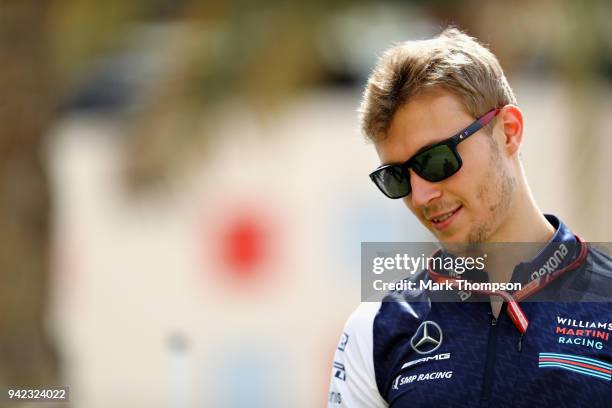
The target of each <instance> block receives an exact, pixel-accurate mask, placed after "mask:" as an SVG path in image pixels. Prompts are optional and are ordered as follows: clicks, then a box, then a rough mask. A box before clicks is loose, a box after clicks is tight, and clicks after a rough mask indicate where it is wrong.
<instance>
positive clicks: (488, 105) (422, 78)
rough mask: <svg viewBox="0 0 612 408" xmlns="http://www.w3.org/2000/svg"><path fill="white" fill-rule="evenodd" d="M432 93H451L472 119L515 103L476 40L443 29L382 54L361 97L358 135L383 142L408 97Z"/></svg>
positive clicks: (492, 58) (492, 60) (497, 69)
mask: <svg viewBox="0 0 612 408" xmlns="http://www.w3.org/2000/svg"><path fill="white" fill-rule="evenodd" d="M432 88H443V89H445V90H447V91H450V92H452V93H454V94H455V95H456V96H457V97H459V99H460V100H461V102H462V103H463V105H464V107H465V109H466V111H467V113H469V114H470V115H472V116H473V117H474V118H478V117H480V116H481V115H483V114H485V113H486V112H487V111H489V110H490V109H493V108H495V107H501V106H504V105H507V104H510V103H512V104H515V103H516V98H515V96H514V93H513V92H512V89H511V88H510V85H508V81H507V80H506V77H505V75H504V72H503V70H502V68H501V66H500V65H499V61H497V58H496V57H495V55H493V54H492V53H491V51H489V50H488V49H487V48H486V47H485V46H483V45H481V44H480V43H478V41H476V39H474V38H472V37H470V36H468V35H467V34H465V33H463V32H461V31H460V30H458V29H457V28H454V27H449V28H447V29H446V30H444V31H443V32H442V33H440V34H439V35H438V36H437V37H434V38H432V39H430V40H421V41H406V42H404V43H401V44H399V45H397V46H395V47H392V48H390V49H389V50H387V51H386V52H385V53H384V54H383V56H382V57H381V58H380V59H379V61H378V63H377V64H376V67H375V68H374V70H373V71H372V74H371V75H370V78H369V79H368V83H367V86H366V89H365V91H364V93H363V99H362V101H361V106H360V109H359V112H360V119H361V129H362V131H363V132H364V133H365V135H366V136H367V137H368V138H369V139H370V140H372V141H374V142H377V141H379V140H382V139H384V138H385V137H386V134H387V132H388V130H389V126H390V124H391V121H392V119H393V115H394V114H395V112H396V111H397V110H398V109H399V108H400V107H401V106H402V105H404V104H405V103H407V102H408V100H409V99H410V98H411V97H413V96H415V95H418V94H419V93H421V92H423V91H425V90H427V89H432Z"/></svg>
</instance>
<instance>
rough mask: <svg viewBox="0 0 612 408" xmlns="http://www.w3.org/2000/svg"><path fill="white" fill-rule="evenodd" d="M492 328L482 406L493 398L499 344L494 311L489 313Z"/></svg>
mask: <svg viewBox="0 0 612 408" xmlns="http://www.w3.org/2000/svg"><path fill="white" fill-rule="evenodd" d="M489 318H490V328H489V342H488V344H487V361H486V364H485V373H484V382H483V385H482V396H481V399H480V402H481V406H483V407H486V406H488V405H489V399H490V398H491V391H492V389H493V377H494V376H493V371H494V370H495V355H496V350H495V349H496V346H497V330H498V329H497V319H496V318H495V316H493V314H492V313H489Z"/></svg>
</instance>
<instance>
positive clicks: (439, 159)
mask: <svg viewBox="0 0 612 408" xmlns="http://www.w3.org/2000/svg"><path fill="white" fill-rule="evenodd" d="M413 161H414V170H415V171H416V172H417V174H418V175H419V176H421V177H423V178H424V179H425V180H429V181H442V180H444V179H445V178H448V177H450V176H452V175H453V174H455V173H456V172H457V170H459V166H460V164H459V160H458V159H457V156H455V154H454V152H453V150H452V149H451V148H450V146H447V145H440V146H435V147H432V148H431V149H429V150H426V151H424V152H423V153H421V154H419V155H417V156H415V157H414V159H413Z"/></svg>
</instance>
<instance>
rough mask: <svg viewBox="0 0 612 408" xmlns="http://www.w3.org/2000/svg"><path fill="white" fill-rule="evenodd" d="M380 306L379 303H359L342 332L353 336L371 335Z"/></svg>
mask: <svg viewBox="0 0 612 408" xmlns="http://www.w3.org/2000/svg"><path fill="white" fill-rule="evenodd" d="M380 306H381V302H361V303H360V304H359V306H357V307H356V308H355V310H353V312H352V313H351V314H350V316H349V317H348V319H347V320H346V324H345V326H344V332H345V333H347V334H349V333H350V334H354V335H365V334H369V333H371V331H372V326H373V324H374V319H375V318H376V315H377V314H378V312H379V310H380Z"/></svg>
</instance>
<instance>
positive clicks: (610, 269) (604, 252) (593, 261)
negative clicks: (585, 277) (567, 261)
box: [586, 243, 612, 279]
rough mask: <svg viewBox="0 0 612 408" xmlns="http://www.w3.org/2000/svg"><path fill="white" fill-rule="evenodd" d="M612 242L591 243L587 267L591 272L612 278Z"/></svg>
mask: <svg viewBox="0 0 612 408" xmlns="http://www.w3.org/2000/svg"><path fill="white" fill-rule="evenodd" d="M610 251H612V244H609V243H606V244H601V245H600V244H591V245H589V254H588V257H587V263H586V265H587V268H588V271H589V272H592V273H594V274H596V275H599V276H602V277H604V278H607V279H612V257H611V256H610Z"/></svg>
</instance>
